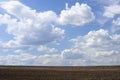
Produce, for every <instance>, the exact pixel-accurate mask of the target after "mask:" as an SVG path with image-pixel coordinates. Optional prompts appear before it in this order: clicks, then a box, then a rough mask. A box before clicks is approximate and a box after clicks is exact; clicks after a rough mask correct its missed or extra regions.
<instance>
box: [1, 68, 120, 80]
mask: <svg viewBox="0 0 120 80" xmlns="http://www.w3.org/2000/svg"><path fill="white" fill-rule="evenodd" d="M0 80H120V66H96V67H95V66H94V67H92V66H89V67H85V66H82V67H80V66H79V67H62V66H0Z"/></svg>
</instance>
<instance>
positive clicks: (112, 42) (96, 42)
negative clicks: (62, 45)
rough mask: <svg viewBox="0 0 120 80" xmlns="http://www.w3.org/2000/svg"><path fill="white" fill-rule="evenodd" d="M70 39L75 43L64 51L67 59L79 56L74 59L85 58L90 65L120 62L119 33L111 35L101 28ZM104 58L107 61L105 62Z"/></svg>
mask: <svg viewBox="0 0 120 80" xmlns="http://www.w3.org/2000/svg"><path fill="white" fill-rule="evenodd" d="M70 41H72V43H73V44H74V45H73V46H72V48H71V49H66V50H64V51H63V52H62V53H63V55H62V56H63V57H64V58H66V59H68V58H69V59H71V57H72V58H73V57H76V56H77V58H74V60H76V61H77V59H78V60H79V59H81V60H84V61H85V63H86V64H88V65H89V64H90V65H91V64H94V65H99V64H103V65H104V64H106V65H107V64H112V63H113V64H120V61H119V59H118V56H119V57H120V54H119V53H120V50H119V48H120V35H118V34H113V35H110V34H109V32H108V31H107V30H103V29H100V30H98V31H90V32H89V33H88V34H87V35H85V36H78V37H77V38H74V39H71V40H70ZM78 56H79V57H78ZM112 59H113V60H112ZM104 60H107V61H105V62H104ZM87 62H88V63H87ZM90 62H92V63H90ZM78 65H79V64H78Z"/></svg>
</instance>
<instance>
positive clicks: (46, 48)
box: [37, 45, 57, 53]
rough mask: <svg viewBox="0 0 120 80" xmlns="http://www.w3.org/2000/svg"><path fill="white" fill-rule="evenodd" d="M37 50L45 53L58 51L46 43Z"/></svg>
mask: <svg viewBox="0 0 120 80" xmlns="http://www.w3.org/2000/svg"><path fill="white" fill-rule="evenodd" d="M37 50H38V51H43V52H45V53H54V52H56V51H57V50H56V49H55V48H49V47H47V46H45V45H41V46H39V48H38V49H37Z"/></svg>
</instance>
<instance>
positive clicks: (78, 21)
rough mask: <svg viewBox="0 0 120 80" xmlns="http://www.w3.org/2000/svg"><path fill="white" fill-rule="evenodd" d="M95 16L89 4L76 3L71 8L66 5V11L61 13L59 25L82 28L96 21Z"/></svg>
mask: <svg viewBox="0 0 120 80" xmlns="http://www.w3.org/2000/svg"><path fill="white" fill-rule="evenodd" d="M94 18H95V16H94V14H93V12H92V10H91V8H90V7H89V6H88V5H87V4H79V3H78V2H76V4H75V5H74V6H72V7H71V8H69V7H68V4H67V3H66V9H65V10H62V11H61V14H60V18H59V23H60V24H63V25H68V24H70V25H75V26H81V25H84V24H86V23H89V22H91V21H92V20H94Z"/></svg>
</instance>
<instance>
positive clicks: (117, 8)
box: [103, 4, 120, 18]
mask: <svg viewBox="0 0 120 80" xmlns="http://www.w3.org/2000/svg"><path fill="white" fill-rule="evenodd" d="M118 14H120V5H118V4H115V5H109V6H106V7H105V11H104V13H103V16H105V17H108V18H114V16H115V15H118Z"/></svg>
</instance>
